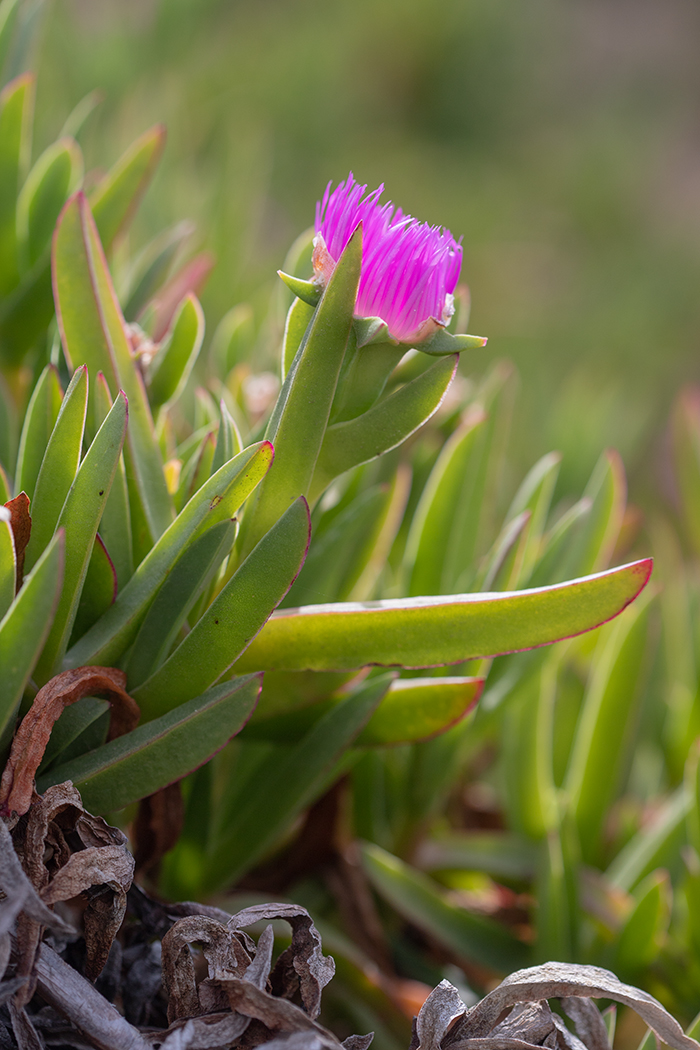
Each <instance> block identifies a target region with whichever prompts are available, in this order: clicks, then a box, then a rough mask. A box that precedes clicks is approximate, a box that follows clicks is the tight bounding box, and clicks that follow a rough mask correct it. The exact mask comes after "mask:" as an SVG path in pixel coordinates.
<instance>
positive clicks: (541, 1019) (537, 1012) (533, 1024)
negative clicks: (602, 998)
mask: <svg viewBox="0 0 700 1050" xmlns="http://www.w3.org/2000/svg"><path fill="white" fill-rule="evenodd" d="M578 1001H583V1000H578ZM586 1002H589V1000H586ZM591 1006H593V1004H592V1003H591ZM593 1009H594V1010H595V1006H593ZM596 1013H598V1011H597V1010H596ZM598 1016H599V1017H600V1014H598ZM553 1031H554V1018H553V1016H552V1011H551V1010H550V1008H549V1003H548V1002H547V1001H546V1000H544V1001H543V1002H538V1003H518V1005H517V1006H514V1007H513V1009H512V1010H511V1011H510V1013H509V1014H508V1016H507V1017H506V1018H504V1019H503V1021H501V1023H500V1024H499V1025H496V1027H495V1028H494V1029H493V1030H492V1031H491V1033H490V1035H489V1038H490V1039H491V1038H494V1037H501V1036H506V1037H508V1038H515V1039H523V1040H524V1041H525V1042H526V1043H535V1044H536V1045H537V1046H541V1045H542V1044H543V1043H544V1041H545V1039H546V1038H547V1036H548V1035H550V1034H551V1033H552V1032H553ZM591 1050H592V1048H591Z"/></svg>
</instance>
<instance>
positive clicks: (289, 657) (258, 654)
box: [239, 559, 652, 671]
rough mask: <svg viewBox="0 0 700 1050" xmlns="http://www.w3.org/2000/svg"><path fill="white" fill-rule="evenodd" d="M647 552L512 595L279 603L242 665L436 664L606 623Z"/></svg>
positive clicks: (629, 592)
mask: <svg viewBox="0 0 700 1050" xmlns="http://www.w3.org/2000/svg"><path fill="white" fill-rule="evenodd" d="M651 568H652V563H651V560H650V559H645V560H643V561H638V562H632V563H631V564H630V565H623V566H621V567H620V568H617V569H610V570H608V571H607V572H603V573H597V574H596V575H594V576H588V577H584V578H583V579H580V580H575V581H571V582H570V583H567V584H557V585H556V586H554V587H543V588H539V589H538V590H536V591H519V592H515V593H513V594H507V593H505V594H499V595H497V596H493V595H482V594H470V595H454V596H449V595H448V596H444V597H431V598H427V597H423V598H398V599H394V600H391V601H379V602H364V603H361V604H360V603H357V604H355V603H351V602H348V603H339V604H337V605H310V606H304V607H302V608H301V609H285V610H283V611H281V612H278V613H276V614H275V615H274V616H273V617H271V619H270V620H269V621H268V622H267V624H266V625H265V627H264V628H263V630H262V631H261V632H260V634H259V635H258V637H257V638H256V639H255V641H254V642H253V643H252V644H251V645H250V646H249V648H248V650H247V651H246V653H245V655H244V656H243V658H242V659H241V660H240V661H239V663H240V665H241V666H244V667H245V668H246V669H253V670H265V669H270V670H289V671H293V670H304V669H309V670H314V671H327V670H351V669H352V668H355V667H364V666H367V665H368V664H379V665H383V666H392V665H399V666H404V667H434V666H437V665H442V664H449V663H460V662H462V661H464V660H468V659H472V658H474V657H483V656H489V655H494V654H497V653H504V652H514V651H518V650H521V649H529V648H533V647H535V646H539V645H546V644H548V643H550V642H553V641H557V640H559V639H561V638H567V637H570V636H572V635H575V634H581V633H582V632H583V631H586V630H590V629H591V628H593V627H598V626H600V624H602V623H605V622H607V621H608V620H610V619H612V618H613V617H614V616H617V614H618V613H620V612H622V610H623V609H624V608H626V606H627V605H629V603H630V602H631V601H633V600H634V598H636V596H637V595H638V594H639V592H640V591H641V590H642V589H643V587H644V586H645V585H646V583H647V581H648V579H649V575H650V573H651Z"/></svg>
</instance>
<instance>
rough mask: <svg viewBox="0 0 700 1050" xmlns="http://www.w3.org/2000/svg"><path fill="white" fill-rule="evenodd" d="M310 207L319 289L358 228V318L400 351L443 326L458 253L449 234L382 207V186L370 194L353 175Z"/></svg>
mask: <svg viewBox="0 0 700 1050" xmlns="http://www.w3.org/2000/svg"><path fill="white" fill-rule="evenodd" d="M331 185H332V184H331V183H330V182H329V183H328V186H327V187H326V192H325V193H324V195H323V200H322V201H319V202H318V203H317V205H316V223H315V231H316V236H315V238H314V253H313V265H314V274H315V276H316V280H317V281H318V282H319V283H320V284H321V285H325V284H326V283H327V281H328V279H329V277H330V274H331V273H332V272H333V269H334V268H335V264H336V262H337V260H338V259H339V258H340V255H341V253H342V251H343V249H344V248H345V245H346V244H347V242H348V241H349V239H350V236H351V235H352V233H353V231H354V230H355V229H356V228H357V226H358V224H359V223H360V222H361V223H362V237H363V241H362V274H361V277H360V286H359V289H358V293H357V302H356V314H357V315H358V316H359V317H379V318H381V320H382V321H384V322H385V324H386V325H387V328H388V333H389V336H390V337H391V338H392V339H395V340H396V341H397V342H399V343H422V342H425V341H427V340H429V339H430V338H431V336H433V335H434V334H435V332H436V331H437V329H438V328H444V327H445V326H446V325H447V324H449V322H450V320H451V318H452V315H453V313H454V290H455V288H456V286H457V281H458V280H459V272H460V269H461V265H462V247H461V244H460V243H459V242H457V241H456V240H455V239H454V237H453V236H452V234H451V233H450V231H449V230H445V229H443V228H442V227H441V226H430V225H429V224H428V223H425V222H419V221H418V220H417V219H414V218H413V217H412V216H410V215H404V213H403V211H402V210H401V208H396V207H394V205H393V204H392V203H391V201H389V202H388V203H386V204H380V201H379V198H380V197H381V195H382V193H383V191H384V185H383V184H382V185H381V186H379V187H378V188H377V189H376V190H373V191H372V192H371V193H367V192H366V191H367V186H366V185H364V186H361V185H359V183H357V182H356V181H355V179H354V177H353V174H352V172H350V174H349V175H348V177H347V179H346V181H345V182H341V183H340V184H339V185H338V186H336V188H335V189H334V190H333V191H332V192H331Z"/></svg>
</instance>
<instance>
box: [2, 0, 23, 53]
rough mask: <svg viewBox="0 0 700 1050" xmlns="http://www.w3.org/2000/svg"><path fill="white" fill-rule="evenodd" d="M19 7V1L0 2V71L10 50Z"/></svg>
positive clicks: (6, 0)
mask: <svg viewBox="0 0 700 1050" xmlns="http://www.w3.org/2000/svg"><path fill="white" fill-rule="evenodd" d="M21 6H22V5H21V0H2V3H1V4H0V71H2V69H3V67H4V65H5V61H6V59H7V56H8V53H9V50H10V45H11V43H12V36H13V33H14V30H15V26H16V24H17V15H18V14H19V12H20V8H21Z"/></svg>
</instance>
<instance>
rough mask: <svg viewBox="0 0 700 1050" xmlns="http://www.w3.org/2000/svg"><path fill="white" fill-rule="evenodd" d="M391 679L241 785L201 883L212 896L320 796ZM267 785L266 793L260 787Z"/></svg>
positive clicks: (369, 686)
mask: <svg viewBox="0 0 700 1050" xmlns="http://www.w3.org/2000/svg"><path fill="white" fill-rule="evenodd" d="M390 681H391V678H390V676H389V675H382V676H381V677H379V678H374V679H371V680H370V681H369V682H367V683H366V684H365V685H364V686H363V687H362V688H360V689H358V690H356V691H355V692H354V693H353V694H352V695H351V696H349V697H348V698H347V699H346V700H344V701H343V703H342V704H339V705H338V706H337V707H334V708H333V710H331V711H329V712H328V713H327V714H326V715H325V716H324V717H323V718H322V719H321V720H320V722H318V724H317V725H315V726H314V727H313V729H311V730H310V731H309V732H308V733H307V734H306V735H305V736H304V738H303V739H302V741H301V743H299V744H297V745H296V746H295V747H293V748H288V749H284V750H281V751H280V750H279V749H274V750H273V752H272V753H271V755H270V757H269V758H268V759H267V761H266V762H264V763H263V764H262V765H261V766H258V767H257V768H256V769H255V770H254V773H253V776H252V783H249V782H246V781H245V780H244V779H242V782H240V783H238V784H237V790H236V801H235V805H234V806H231V807H230V811H227V813H226V814H225V823H224V824H223V826H222V827H221V828H220V830H219V834H218V836H216V838H215V840H214V844H213V846H212V848H211V849H210V850H209V852H208V854H207V856H206V857H205V864H204V870H203V872H202V878H203V882H204V885H205V887H206V889H207V890H209V891H213V890H215V889H217V888H219V887H221V886H223V885H226V884H230V883H232V882H234V881H235V880H236V878H237V877H238V876H240V875H241V874H242V872H244V871H246V870H247V869H248V868H250V867H251V865H252V864H254V863H255V861H256V860H258V859H259V857H260V856H261V855H262V854H263V853H264V852H265V850H267V849H268V848H269V847H270V846H271V845H272V844H273V843H274V842H275V841H276V839H277V838H278V837H279V836H280V835H281V834H282V832H284V830H285V829H286V828H287V827H288V825H289V824H290V822H291V821H292V820H294V818H295V817H296V816H297V814H299V813H300V812H301V811H302V810H303V809H304V808H305V807H306V806H308V805H309V804H310V803H311V802H312V801H313V799H314V797H315V796H316V794H317V793H318V791H319V788H320V787H322V786H323V785H324V784H325V783H327V777H328V775H329V773H330V772H331V771H332V770H333V767H334V766H335V764H336V763H337V762H338V760H339V759H340V758H341V757H342V756H343V755H344V754H345V753H346V751H347V749H348V747H349V746H350V745H351V744H352V742H353V740H354V739H355V738H356V737H357V735H358V733H360V732H361V731H362V728H363V726H364V725H365V724H366V723H367V720H368V719H369V718H370V716H371V714H372V712H373V711H374V710H375V708H376V706H377V704H378V703H379V702H380V700H381V699H382V697H383V695H384V694H385V692H386V690H387V688H388V686H389V683H390ZM260 784H264V785H265V790H264V791H262V790H260V788H259V785H260Z"/></svg>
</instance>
